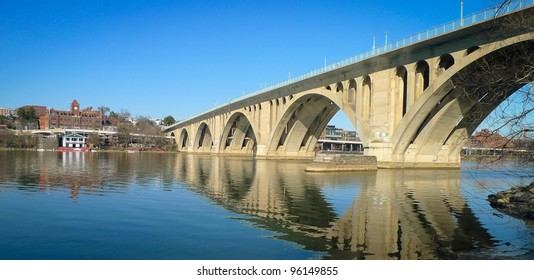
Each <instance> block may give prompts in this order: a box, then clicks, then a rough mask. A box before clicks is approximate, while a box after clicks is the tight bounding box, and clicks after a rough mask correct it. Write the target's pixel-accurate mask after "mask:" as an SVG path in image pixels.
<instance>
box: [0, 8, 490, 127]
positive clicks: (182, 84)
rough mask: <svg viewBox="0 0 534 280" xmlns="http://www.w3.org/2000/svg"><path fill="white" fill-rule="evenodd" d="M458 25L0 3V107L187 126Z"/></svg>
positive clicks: (450, 11) (341, 12) (365, 14)
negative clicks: (219, 109)
mask: <svg viewBox="0 0 534 280" xmlns="http://www.w3.org/2000/svg"><path fill="white" fill-rule="evenodd" d="M498 2H499V1H497V0H476V1H475V0H465V1H464V14H465V15H467V14H471V13H474V12H477V11H480V10H483V9H484V8H487V7H490V6H493V5H495V4H497V3H498ZM459 16H460V0H452V1H450V0H447V1H432V0H430V1H429V0H425V1H392V0H383V1H354V0H353V1H345V0H341V1H335V0H331V1H290V0H285V1H265V0H262V1H254V0H253V1H233V0H225V1H157V0H152V1H136V0H128V1H126V0H125V1H113V0H106V1H100V0H87V1H82V0H77V1H75V0H61V1H54V0H47V1H41V0H38V1H37V0H35V1H28V0H12V1H11V0H1V1H0V107H7V108H17V107H20V106H23V105H30V104H31V105H43V106H47V107H51V108H55V109H65V110H66V109H68V108H69V104H70V102H71V101H72V100H73V99H77V100H78V101H79V102H80V104H81V107H82V108H85V107H89V106H91V107H94V108H96V107H99V106H107V107H110V108H111V109H112V110H114V111H117V112H118V111H120V110H121V109H126V110H128V111H130V112H131V113H132V115H133V116H149V117H152V118H157V117H164V116H166V115H173V116H174V117H175V118H176V119H183V118H186V117H188V116H191V115H194V114H196V113H199V112H201V111H203V110H205V109H208V108H210V107H213V106H215V105H217V104H220V103H222V102H225V101H227V100H228V99H234V98H237V97H239V96H241V95H242V94H243V93H244V92H245V93H247V92H251V91H254V90H257V89H259V88H260V87H261V86H262V84H265V83H266V84H267V85H269V84H273V83H276V82H279V81H282V80H285V79H287V77H288V74H289V72H291V75H292V76H296V75H299V74H302V73H305V72H308V71H311V70H313V69H316V68H319V67H321V66H322V65H323V64H324V58H325V56H326V59H327V63H329V64H330V63H334V62H336V61H338V60H342V59H344V58H347V57H350V56H353V55H356V54H359V53H361V52H364V51H368V50H370V49H371V48H372V42H373V36H376V43H377V45H381V44H384V37H385V32H386V31H387V32H388V33H389V41H390V42H391V41H395V40H398V39H402V38H404V37H407V36H410V35H413V34H415V33H417V32H420V31H423V30H426V29H427V28H431V27H434V26H436V25H440V24H442V23H446V22H449V21H452V20H455V19H457V18H459ZM338 115H339V114H338ZM331 123H334V124H336V125H337V126H338V127H345V128H352V125H351V124H349V122H348V120H346V119H345V118H344V117H339V116H336V117H335V118H334V120H333V121H332V122H331Z"/></svg>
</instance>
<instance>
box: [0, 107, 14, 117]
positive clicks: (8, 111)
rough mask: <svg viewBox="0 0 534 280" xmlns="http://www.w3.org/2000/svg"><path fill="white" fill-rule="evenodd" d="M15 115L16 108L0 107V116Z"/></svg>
mask: <svg viewBox="0 0 534 280" xmlns="http://www.w3.org/2000/svg"><path fill="white" fill-rule="evenodd" d="M16 115H17V110H15V109H9V108H0V116H5V117H14V116H16Z"/></svg>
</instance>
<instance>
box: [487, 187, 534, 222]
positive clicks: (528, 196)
mask: <svg viewBox="0 0 534 280" xmlns="http://www.w3.org/2000/svg"><path fill="white" fill-rule="evenodd" d="M488 201H489V203H490V205H491V207H493V208H495V209H497V210H499V211H501V212H503V213H506V214H508V215H510V216H513V217H516V218H520V219H527V220H533V221H534V182H532V183H530V185H528V186H517V187H513V188H511V189H509V190H506V191H502V192H498V193H496V194H490V195H489V196H488Z"/></svg>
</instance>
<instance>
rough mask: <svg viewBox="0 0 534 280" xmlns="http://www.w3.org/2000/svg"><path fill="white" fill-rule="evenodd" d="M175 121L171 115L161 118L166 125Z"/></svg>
mask: <svg viewBox="0 0 534 280" xmlns="http://www.w3.org/2000/svg"><path fill="white" fill-rule="evenodd" d="M175 123H176V120H175V119H174V118H173V117H172V116H171V115H168V116H166V117H165V118H163V124H164V125H166V126H169V125H173V124H175Z"/></svg>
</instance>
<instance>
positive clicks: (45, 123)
mask: <svg viewBox="0 0 534 280" xmlns="http://www.w3.org/2000/svg"><path fill="white" fill-rule="evenodd" d="M102 119H103V118H102V113H101V112H99V111H95V110H93V108H91V107H89V108H86V109H83V110H82V109H81V108H80V103H78V101H77V100H74V101H72V103H71V104H70V111H61V110H55V109H50V110H48V112H47V114H45V115H43V116H41V117H39V127H40V129H53V128H69V129H73V128H75V129H98V130H101V129H102Z"/></svg>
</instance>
